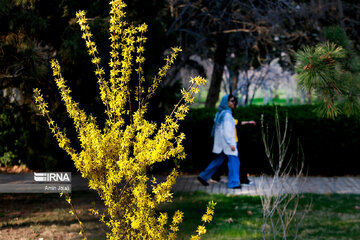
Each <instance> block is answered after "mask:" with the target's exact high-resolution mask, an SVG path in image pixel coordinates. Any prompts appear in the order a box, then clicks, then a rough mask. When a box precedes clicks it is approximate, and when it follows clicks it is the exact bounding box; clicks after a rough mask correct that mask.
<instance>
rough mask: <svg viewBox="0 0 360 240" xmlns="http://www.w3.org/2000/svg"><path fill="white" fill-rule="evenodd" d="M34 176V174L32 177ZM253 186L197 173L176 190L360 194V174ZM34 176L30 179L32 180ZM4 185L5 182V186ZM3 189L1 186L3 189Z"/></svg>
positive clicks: (79, 185) (74, 183) (16, 177)
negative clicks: (229, 183)
mask: <svg viewBox="0 0 360 240" xmlns="http://www.w3.org/2000/svg"><path fill="white" fill-rule="evenodd" d="M155 177H156V178H157V179H158V181H163V180H164V179H165V176H155ZM30 178H32V175H31V176H30ZM249 179H250V180H251V181H253V182H254V185H253V186H246V185H243V186H242V188H241V189H228V188H227V178H226V177H224V176H223V177H222V180H221V182H220V183H210V182H209V186H203V185H202V184H201V183H200V182H199V181H198V180H197V175H180V176H179V178H178V179H177V181H176V184H175V185H174V187H173V191H174V192H195V191H203V192H206V193H210V194H232V195H264V194H266V195H274V194H278V193H319V194H332V193H338V194H360V176H345V177H300V178H295V177H287V178H273V177H269V176H261V177H260V176H251V177H249ZM31 180H32V179H29V181H31ZM22 182H23V179H22V177H21V174H4V173H0V188H1V185H2V184H6V185H7V186H9V185H10V187H11V186H12V184H14V186H15V184H19V183H22ZM2 186H5V185H2ZM71 189H72V191H83V190H88V186H87V180H85V179H83V178H81V176H79V175H74V174H73V175H72V179H71ZM0 192H1V189H0Z"/></svg>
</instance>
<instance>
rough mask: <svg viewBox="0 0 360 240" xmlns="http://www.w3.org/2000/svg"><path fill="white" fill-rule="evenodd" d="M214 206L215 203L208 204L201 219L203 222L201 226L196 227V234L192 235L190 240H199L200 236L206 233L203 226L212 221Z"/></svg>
mask: <svg viewBox="0 0 360 240" xmlns="http://www.w3.org/2000/svg"><path fill="white" fill-rule="evenodd" d="M215 206H216V203H214V202H213V201H211V202H209V203H208V206H207V208H206V213H205V214H204V215H203V216H202V218H201V221H202V222H203V224H202V225H200V226H198V227H197V229H196V233H197V234H196V235H192V236H191V238H190V239H191V240H199V239H201V236H202V235H204V234H205V233H206V228H205V224H206V223H208V222H211V221H212V219H213V215H214V209H215Z"/></svg>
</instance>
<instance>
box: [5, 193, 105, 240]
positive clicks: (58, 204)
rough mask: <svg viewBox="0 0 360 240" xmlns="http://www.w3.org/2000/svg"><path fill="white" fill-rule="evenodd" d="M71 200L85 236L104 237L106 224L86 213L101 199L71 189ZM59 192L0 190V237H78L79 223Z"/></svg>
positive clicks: (41, 239) (47, 239)
mask: <svg viewBox="0 0 360 240" xmlns="http://www.w3.org/2000/svg"><path fill="white" fill-rule="evenodd" d="M71 195H72V196H71V198H72V202H73V204H74V206H75V209H76V211H77V212H78V215H79V217H80V220H81V221H82V222H83V224H84V226H85V228H86V235H87V237H88V239H105V232H106V226H105V225H104V224H103V223H100V222H99V221H98V219H97V217H96V216H93V215H92V214H90V212H89V210H88V209H90V208H93V205H94V204H95V207H96V208H100V210H104V209H103V208H101V207H100V206H101V201H99V200H98V198H97V195H96V194H95V193H91V192H74V193H72V194H71ZM70 210H71V209H70V205H69V204H68V203H67V202H66V201H65V199H64V197H61V198H60V196H59V194H0V239H1V240H10V239H11V240H13V239H14V240H15V239H19V240H20V239H21V240H28V239H29V240H30V239H31V240H35V239H36V240H53V239H54V240H55V239H56V240H63V239H64V240H68V239H70V240H72V239H82V237H81V236H80V235H79V232H80V225H79V223H78V221H77V220H76V218H75V216H73V215H71V214H70V213H69V211H70Z"/></svg>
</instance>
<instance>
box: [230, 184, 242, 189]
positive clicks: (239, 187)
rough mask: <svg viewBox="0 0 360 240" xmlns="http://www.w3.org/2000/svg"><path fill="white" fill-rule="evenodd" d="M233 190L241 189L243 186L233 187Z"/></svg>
mask: <svg viewBox="0 0 360 240" xmlns="http://www.w3.org/2000/svg"><path fill="white" fill-rule="evenodd" d="M231 189H241V185H239V186H235V187H232V188H231Z"/></svg>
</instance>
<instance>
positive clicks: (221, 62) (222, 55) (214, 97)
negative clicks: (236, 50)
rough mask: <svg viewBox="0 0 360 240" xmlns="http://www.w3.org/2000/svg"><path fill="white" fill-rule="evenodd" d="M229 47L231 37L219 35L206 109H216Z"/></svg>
mask: <svg viewBox="0 0 360 240" xmlns="http://www.w3.org/2000/svg"><path fill="white" fill-rule="evenodd" d="M228 45H229V36H228V35H227V34H219V35H218V36H217V41H216V50H215V56H214V69H213V72H212V75H211V83H210V88H209V92H208V95H207V97H206V102H205V107H208V108H214V107H215V104H216V103H217V101H218V99H219V93H220V87H221V82H222V76H223V72H224V66H225V63H226V52H227V49H228Z"/></svg>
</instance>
